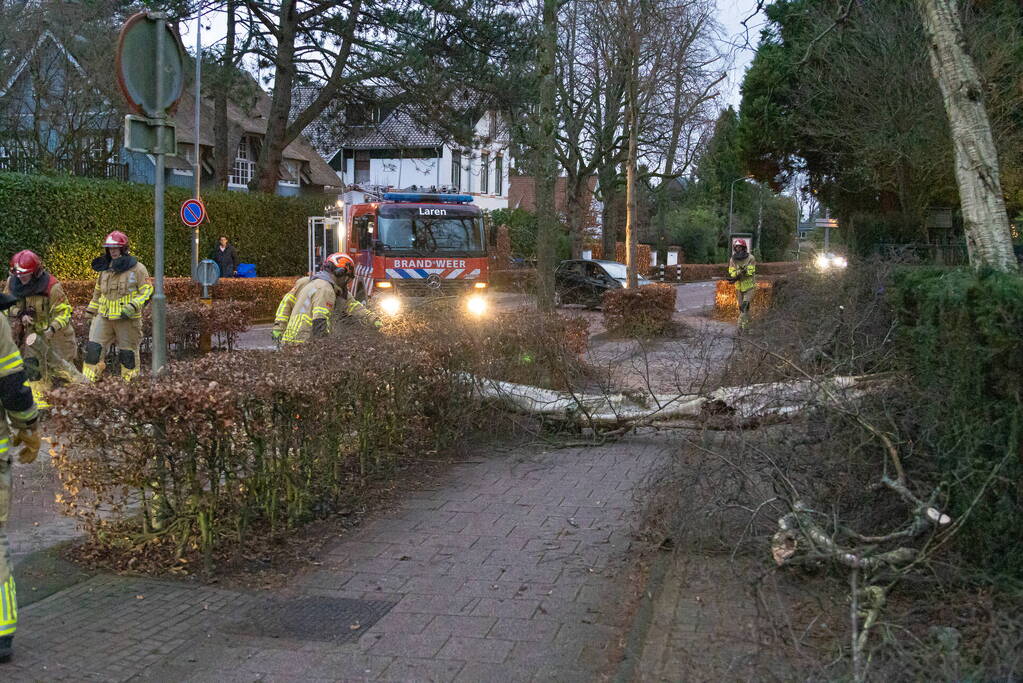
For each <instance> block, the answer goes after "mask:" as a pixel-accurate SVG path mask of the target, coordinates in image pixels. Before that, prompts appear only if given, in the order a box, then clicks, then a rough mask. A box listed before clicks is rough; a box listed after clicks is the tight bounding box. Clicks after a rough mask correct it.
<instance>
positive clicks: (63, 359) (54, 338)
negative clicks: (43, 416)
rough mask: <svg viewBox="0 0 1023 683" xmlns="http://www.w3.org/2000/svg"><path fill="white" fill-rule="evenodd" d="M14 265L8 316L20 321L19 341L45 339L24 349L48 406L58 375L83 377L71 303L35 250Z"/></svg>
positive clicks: (37, 391)
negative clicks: (48, 395) (46, 395)
mask: <svg viewBox="0 0 1023 683" xmlns="http://www.w3.org/2000/svg"><path fill="white" fill-rule="evenodd" d="M10 266H11V277H10V279H9V280H8V281H7V292H8V293H9V294H10V295H11V296H13V297H14V298H15V299H16V303H15V304H14V305H13V306H12V307H11V308H10V309H9V310H8V315H9V316H10V318H11V320H12V322H14V323H16V335H15V337H16V342H19V343H21V344H24V343H25V341H26V340H25V338H26V337H27V336H28V335H29V334H31V333H33V332H34V333H35V334H36V336H37V338H41V341H37V342H36V343H34V344H32V345H30V346H26V347H24V348H23V349H22V351H23V353H24V360H25V374H26V375H27V376H28V383H29V386H30V387H31V388H32V396H33V397H34V398H35V402H36V405H37V406H38V407H40V408H48V407H49V405H48V404H47V403H46V402H45V400H44V399H43V394H44V392H45V391H46V390H48V389H49V388H50V383H51V380H52V378H53V377H54V376H57V377H61V378H62V379H65V380H67V381H69V382H73V381H76V380H77V381H80V380H81V375H79V374H78V371H77V370H76V369H75V367H74V361H75V356H76V355H77V353H78V346H77V344H76V343H75V330H74V328H73V327H72V326H71V304H70V303H68V299H67V295H66V294H65V293H64V288H63V287H62V286H61V284H60V282H59V281H58V280H57V278H55V277H53V276H52V275H50V273H48V272H47V271H46V270H45V269H44V268H43V262H42V259H40V258H39V256H38V254H36V253H35V252H32V251H29V250H27V249H26V250H24V251H19V252H18V253H17V254H15V255H14V256H12V257H11V264H10Z"/></svg>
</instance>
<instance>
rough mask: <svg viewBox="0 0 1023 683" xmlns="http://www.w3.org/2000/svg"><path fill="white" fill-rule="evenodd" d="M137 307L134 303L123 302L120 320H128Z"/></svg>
mask: <svg viewBox="0 0 1023 683" xmlns="http://www.w3.org/2000/svg"><path fill="white" fill-rule="evenodd" d="M136 311H137V309H136V308H135V305H134V304H125V305H124V308H122V309H121V320H128V319H129V318H133V317H134V316H135V313H136Z"/></svg>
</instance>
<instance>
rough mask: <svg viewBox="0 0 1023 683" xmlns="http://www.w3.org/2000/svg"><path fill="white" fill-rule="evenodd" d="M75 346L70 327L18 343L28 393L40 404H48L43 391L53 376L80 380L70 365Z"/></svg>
mask: <svg viewBox="0 0 1023 683" xmlns="http://www.w3.org/2000/svg"><path fill="white" fill-rule="evenodd" d="M77 355H78V350H77V349H76V348H75V335H74V331H73V330H71V329H70V328H67V327H65V328H64V329H62V330H59V331H58V332H57V333H56V334H54V335H53V336H52V337H50V339H49V340H46V341H41V342H36V343H35V344H33V345H32V346H25V347H22V350H21V357H22V358H23V359H24V360H25V372H26V374H27V375H28V385H29V387H31V389H32V397H33V398H34V399H35V401H36V405H37V406H39V407H40V408H49V407H50V406H49V404H48V403H47V402H46V399H45V392H47V391H49V390H50V388H51V387H52V386H53V379H54V378H55V377H56V378H59V379H62V380H64V381H65V382H76V381H81V375H79V374H78V373H77V370H76V368H75V367H74V363H75V357H76V356H77Z"/></svg>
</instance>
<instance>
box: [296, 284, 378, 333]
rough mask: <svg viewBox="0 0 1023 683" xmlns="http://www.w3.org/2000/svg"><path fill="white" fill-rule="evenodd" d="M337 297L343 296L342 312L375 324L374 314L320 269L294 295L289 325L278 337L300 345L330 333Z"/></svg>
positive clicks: (376, 321) (376, 320)
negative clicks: (280, 336)
mask: <svg viewBox="0 0 1023 683" xmlns="http://www.w3.org/2000/svg"><path fill="white" fill-rule="evenodd" d="M338 298H341V299H344V300H345V303H344V315H347V316H350V317H352V318H354V319H356V320H360V321H364V322H370V323H373V324H376V325H378V324H379V321H378V319H377V317H376V315H375V314H374V313H373V312H372V311H370V310H369V309H368V308H366V307H365V306H363V305H362V303H360V302H359V300H358V299H356V298H354V297H352V296H351V295H350V294H349V293H348V290H347V289H345V288H343V287H338V286H337V284H336V281H335V280H334V276H332V275H330V274H329V273H324V272H320V273H317V274H316V275H314V276H313V277H312V278H310V280H309V282H308V283H306V284H305V286H303V287H302V288H301V289H300V290H299V292H298V294H296V295H295V303H294V305H293V306H292V308H291V316H290V317H289V319H288V325H287V327H286V328H285V330H284V335H283V336H282V338H281V341H283V342H284V343H286V344H302V343H304V342H307V341H309V340H310V339H312V338H314V337H325V336H327V335H328V334H330V324H331V316H332V314H333V312H334V306H335V304H336V301H337V299H338Z"/></svg>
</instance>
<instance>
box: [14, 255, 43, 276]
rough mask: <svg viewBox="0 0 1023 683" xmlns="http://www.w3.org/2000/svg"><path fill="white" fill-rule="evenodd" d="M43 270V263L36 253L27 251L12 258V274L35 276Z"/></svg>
mask: <svg viewBox="0 0 1023 683" xmlns="http://www.w3.org/2000/svg"><path fill="white" fill-rule="evenodd" d="M42 268H43V261H42V259H40V258H39V255H38V254H36V253H35V252H34V251H29V250H28V249H25V250H24V251H19V252H18V253H17V254H15V255H14V256H12V257H11V273H13V274H14V275H35V274H36V273H38V272H39V271H40V270H42Z"/></svg>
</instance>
